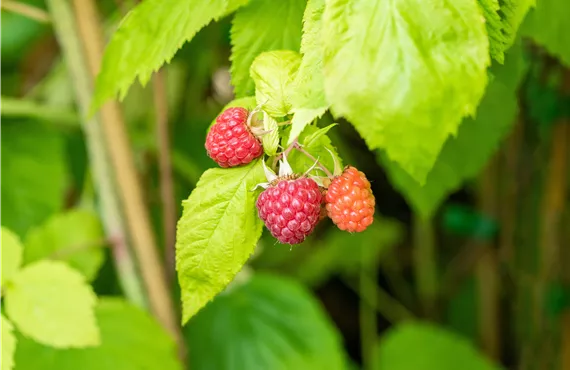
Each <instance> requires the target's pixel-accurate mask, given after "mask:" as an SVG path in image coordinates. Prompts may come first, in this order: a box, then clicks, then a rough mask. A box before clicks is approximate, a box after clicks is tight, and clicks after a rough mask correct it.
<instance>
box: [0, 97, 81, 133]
mask: <svg viewBox="0 0 570 370" xmlns="http://www.w3.org/2000/svg"><path fill="white" fill-rule="evenodd" d="M2 116H4V117H32V118H42V119H44V120H46V121H50V122H53V124H54V125H59V126H61V127H70V128H71V127H73V128H76V129H77V128H78V127H79V121H80V120H81V117H79V116H78V115H77V114H76V113H75V112H73V111H70V110H67V108H57V107H53V106H50V105H43V104H38V103H36V102H33V101H30V100H25V99H14V98H10V97H7V96H2Z"/></svg>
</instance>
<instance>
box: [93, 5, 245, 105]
mask: <svg viewBox="0 0 570 370" xmlns="http://www.w3.org/2000/svg"><path fill="white" fill-rule="evenodd" d="M246 2H247V0H212V1H194V0H145V1H143V2H141V3H140V4H139V5H137V6H136V7H135V8H134V9H133V10H132V11H130V12H129V14H127V15H126V16H125V18H124V19H123V20H122V22H121V23H120V25H119V28H118V29H117V31H116V32H115V33H114V35H113V37H112V39H111V41H110V42H109V45H107V49H106V50H105V55H104V57H103V62H102V67H101V72H100V74H99V76H98V77H97V85H96V90H95V97H94V101H93V106H94V107H95V108H97V107H99V106H101V105H102V104H103V103H104V102H105V100H107V99H110V98H113V97H115V96H116V95H117V94H119V97H120V98H121V99H122V98H124V97H125V95H126V94H127V91H128V89H129V86H131V84H132V83H133V82H134V80H135V79H136V78H137V77H138V79H139V81H140V82H141V83H142V84H143V85H145V84H146V83H147V82H148V81H149V79H150V76H151V75H152V73H153V72H154V71H156V70H158V69H159V68H160V66H162V65H163V64H164V63H165V62H170V60H171V59H172V57H173V56H174V54H175V53H176V51H177V50H178V49H179V48H180V47H182V45H183V44H184V43H185V42H186V41H189V40H191V39H192V38H193V37H194V35H195V34H196V33H197V32H198V31H199V30H200V29H202V28H203V27H204V26H206V25H207V24H208V23H210V22H211V21H212V20H217V19H219V18H221V17H223V16H225V15H226V14H228V13H230V12H232V11H234V10H235V9H237V8H238V7H239V6H241V5H243V4H245V3H246Z"/></svg>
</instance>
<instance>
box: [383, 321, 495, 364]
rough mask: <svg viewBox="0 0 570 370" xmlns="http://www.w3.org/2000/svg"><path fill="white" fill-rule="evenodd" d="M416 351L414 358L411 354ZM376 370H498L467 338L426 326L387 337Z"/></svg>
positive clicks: (414, 326) (396, 331) (403, 328)
mask: <svg viewBox="0 0 570 370" xmlns="http://www.w3.org/2000/svg"><path fill="white" fill-rule="evenodd" d="M411 350H413V355H410V351H411ZM373 361H374V364H373V366H372V368H373V369H374V370H385V369H389V370H409V369H414V370H424V369H425V370H432V369H438V370H457V369H461V370H498V369H499V367H498V366H496V365H495V364H493V363H491V362H490V361H489V360H487V359H486V358H485V357H484V356H483V355H482V354H480V353H478V352H477V350H476V349H475V347H474V346H473V345H472V344H471V343H469V342H468V341H467V340H466V339H465V338H462V337H460V336H458V335H456V334H454V333H451V332H449V331H447V330H445V329H443V328H440V327H437V326H435V325H433V324H427V323H419V322H416V323H405V324H400V325H398V326H396V327H395V328H393V329H391V330H390V331H388V333H387V334H385V335H384V338H382V341H380V342H379V343H378V345H377V347H376V349H375V353H374V358H373Z"/></svg>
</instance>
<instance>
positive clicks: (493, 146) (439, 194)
mask: <svg viewBox="0 0 570 370" xmlns="http://www.w3.org/2000/svg"><path fill="white" fill-rule="evenodd" d="M527 67H528V65H527V63H526V61H525V60H524V56H523V53H522V48H521V47H520V45H519V46H517V47H513V48H512V49H511V50H510V51H509V53H508V54H507V57H506V63H505V65H504V66H500V65H495V66H493V68H491V73H493V75H494V76H495V77H494V79H493V81H492V82H491V83H490V84H489V86H488V87H487V92H486V94H485V97H484V98H483V100H482V101H481V105H480V106H479V109H478V110H477V116H476V117H475V118H466V119H465V120H464V122H463V124H462V125H461V126H460V127H459V131H458V133H457V137H451V138H449V139H447V142H446V143H445V145H444V147H443V149H442V151H441V153H440V155H439V157H438V159H437V161H436V163H435V165H434V167H433V169H432V170H431V172H430V173H429V174H428V176H427V179H426V182H425V185H424V186H421V185H420V184H419V183H418V182H417V181H415V180H414V179H413V178H412V177H411V176H410V175H409V174H408V173H406V172H405V171H404V170H403V169H402V168H400V167H399V166H398V164H396V163H394V162H392V161H390V160H388V159H387V158H386V156H381V158H380V160H381V162H382V163H383V165H384V167H385V168H386V170H387V172H388V176H389V178H390V181H391V182H392V184H393V185H394V186H395V187H396V188H397V189H398V190H399V191H400V192H401V193H402V194H403V195H404V197H405V198H406V199H407V200H408V202H409V203H410V205H411V206H412V207H413V208H414V210H415V211H416V212H417V213H419V214H420V215H421V216H422V217H425V218H429V217H430V216H431V215H433V213H434V212H435V211H436V210H437V208H438V207H439V205H440V204H441V202H442V201H443V200H444V199H445V197H446V196H447V195H448V194H449V193H451V192H452V191H454V190H456V189H458V188H459V187H460V186H461V185H463V183H464V182H465V181H467V180H469V179H472V178H474V177H476V176H477V175H478V173H479V172H480V171H481V170H482V169H483V167H484V166H485V164H486V163H487V161H488V160H489V159H490V158H491V156H492V155H493V153H494V152H495V151H496V150H497V148H498V147H499V144H500V142H501V140H502V139H503V138H504V137H505V136H506V135H507V134H508V132H509V129H510V128H511V126H512V124H513V123H514V120H515V117H516V114H517V112H518V103H517V95H516V92H517V89H518V85H519V83H520V81H521V79H522V78H523V76H524V74H525V72H526V70H527Z"/></svg>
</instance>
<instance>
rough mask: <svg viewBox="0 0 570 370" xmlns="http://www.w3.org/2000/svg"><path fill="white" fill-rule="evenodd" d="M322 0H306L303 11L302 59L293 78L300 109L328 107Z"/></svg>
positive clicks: (323, 6)
mask: <svg viewBox="0 0 570 370" xmlns="http://www.w3.org/2000/svg"><path fill="white" fill-rule="evenodd" d="M324 11H325V0H309V1H308V2H307V7H306V8H305V14H304V15H303V38H302V39H301V54H303V59H302V61H301V65H300V66H299V72H298V73H297V76H296V78H295V85H296V89H295V95H294V96H293V106H294V108H295V111H297V110H299V109H305V110H306V109H325V110H326V109H327V108H328V104H327V100H326V97H325V86H324V75H323V56H324V45H323V40H322V38H323V35H322V33H321V31H322V23H323V22H322V19H323V13H324Z"/></svg>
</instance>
